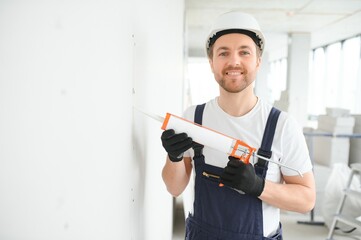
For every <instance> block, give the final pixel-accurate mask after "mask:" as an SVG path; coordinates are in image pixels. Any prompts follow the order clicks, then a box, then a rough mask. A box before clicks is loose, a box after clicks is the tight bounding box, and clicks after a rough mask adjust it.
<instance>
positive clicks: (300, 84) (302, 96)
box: [287, 33, 311, 126]
mask: <svg viewBox="0 0 361 240" xmlns="http://www.w3.org/2000/svg"><path fill="white" fill-rule="evenodd" d="M310 49H311V35H310V34H309V33H292V34H289V43H288V67H287V91H288V95H289V107H288V112H289V113H290V114H291V115H293V116H294V117H295V118H296V119H297V120H298V122H299V123H300V124H301V126H305V125H306V122H307V96H308V79H309V53H310Z"/></svg>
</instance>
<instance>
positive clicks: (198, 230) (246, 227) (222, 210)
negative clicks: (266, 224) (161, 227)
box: [185, 104, 282, 240]
mask: <svg viewBox="0 0 361 240" xmlns="http://www.w3.org/2000/svg"><path fill="white" fill-rule="evenodd" d="M204 107H205V104H202V105H198V106H197V108H196V112H195V117H194V121H195V122H196V123H198V124H200V125H201V124H202V116H203V110H204ZM279 114H280V111H279V110H277V109H275V108H272V110H271V112H270V115H269V117H268V120H267V124H266V128H265V132H264V135H263V139H262V144H261V147H260V149H259V150H258V154H260V155H262V156H264V157H267V158H270V157H271V154H272V152H271V146H272V141H273V136H274V132H275V128H276V125H277V120H278V116H279ZM193 149H194V154H195V155H194V158H193V160H194V167H195V171H196V175H195V189H194V190H195V195H194V203H193V204H194V205H193V207H194V213H193V215H191V214H189V216H188V217H187V220H186V237H185V239H186V240H223V239H224V240H261V239H279V240H282V231H281V225H280V227H279V229H278V231H277V234H276V235H275V236H273V237H271V238H266V237H263V216H262V201H261V200H260V199H259V198H257V197H254V196H250V195H248V194H240V193H239V192H237V191H235V190H233V189H231V188H229V187H219V176H220V175H221V173H222V171H223V168H219V167H216V166H212V165H209V164H206V163H205V161H204V155H203V153H202V149H203V146H202V145H200V144H196V145H195V146H194V147H193ZM267 169H268V162H267V161H264V160H262V159H259V160H258V162H257V163H256V164H255V170H256V173H257V175H259V176H262V177H263V178H265V176H266V173H267Z"/></svg>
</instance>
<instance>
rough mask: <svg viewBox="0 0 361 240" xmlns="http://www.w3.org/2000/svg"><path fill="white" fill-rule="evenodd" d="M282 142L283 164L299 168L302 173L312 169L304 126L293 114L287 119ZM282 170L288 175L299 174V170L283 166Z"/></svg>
mask: <svg viewBox="0 0 361 240" xmlns="http://www.w3.org/2000/svg"><path fill="white" fill-rule="evenodd" d="M281 144H282V152H283V157H282V159H281V162H282V163H283V164H285V165H287V166H289V167H292V168H294V169H297V170H298V171H300V172H301V173H306V172H309V171H312V162H311V159H310V155H309V151H308V147H307V144H306V140H305V137H304V135H303V132H302V128H301V127H300V126H299V124H298V122H297V121H296V119H294V118H293V117H292V116H288V118H287V119H286V122H285V125H284V129H283V131H282V142H281ZM281 171H282V174H283V175H286V176H294V175H296V174H297V172H295V171H292V170H291V169H287V168H284V167H282V168H281Z"/></svg>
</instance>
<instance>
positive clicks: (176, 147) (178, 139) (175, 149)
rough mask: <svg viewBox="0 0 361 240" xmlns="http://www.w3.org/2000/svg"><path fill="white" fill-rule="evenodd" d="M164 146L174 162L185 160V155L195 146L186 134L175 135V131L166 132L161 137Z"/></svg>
mask: <svg viewBox="0 0 361 240" xmlns="http://www.w3.org/2000/svg"><path fill="white" fill-rule="evenodd" d="M161 140H162V145H163V147H164V149H165V150H166V151H167V153H168V156H169V159H170V160H171V161H172V162H179V161H181V160H182V159H183V153H184V152H185V151H187V150H188V149H190V148H191V147H192V146H193V140H192V138H190V137H188V135H187V134H186V133H179V134H175V133H174V130H173V129H168V130H165V131H164V132H163V133H162V136H161Z"/></svg>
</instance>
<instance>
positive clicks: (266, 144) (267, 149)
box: [257, 107, 281, 167]
mask: <svg viewBox="0 0 361 240" xmlns="http://www.w3.org/2000/svg"><path fill="white" fill-rule="evenodd" d="M280 113H281V111H280V110H278V109H277V108H274V107H272V109H271V112H270V114H269V115H268V119H267V123H266V128H265V130H264V133H263V138H262V143H261V147H260V148H259V149H258V152H257V154H258V155H261V156H262V157H265V158H271V156H272V151H271V147H272V143H273V137H274V134H275V131H276V126H277V121H278V117H279V116H280ZM267 165H268V161H265V160H263V159H260V158H259V159H258V162H257V166H260V167H267Z"/></svg>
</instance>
